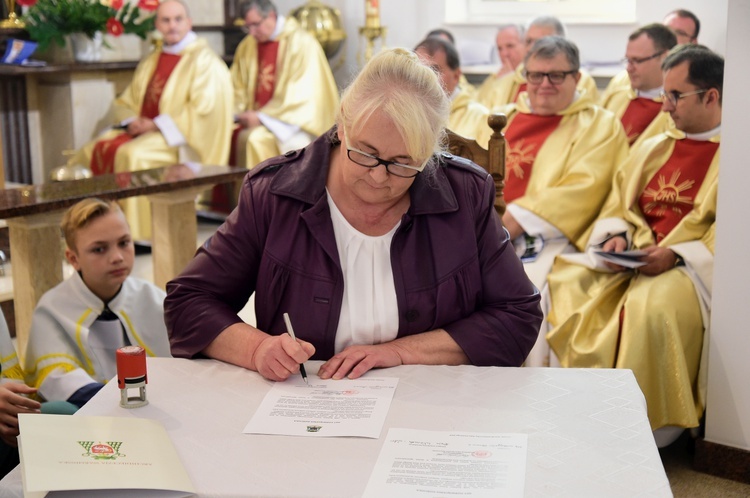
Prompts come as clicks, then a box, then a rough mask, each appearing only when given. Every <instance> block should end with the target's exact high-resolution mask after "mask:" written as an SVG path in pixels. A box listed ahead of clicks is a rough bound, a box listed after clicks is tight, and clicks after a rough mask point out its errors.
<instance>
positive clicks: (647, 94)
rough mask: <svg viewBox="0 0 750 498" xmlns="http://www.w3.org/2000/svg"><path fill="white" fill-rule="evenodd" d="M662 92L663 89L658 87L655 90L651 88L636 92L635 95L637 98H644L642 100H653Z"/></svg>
mask: <svg viewBox="0 0 750 498" xmlns="http://www.w3.org/2000/svg"><path fill="white" fill-rule="evenodd" d="M662 91H664V87H663V86H660V87H657V88H652V89H651V90H636V91H635V94H636V95H637V96H638V97H641V98H644V99H651V100H654V99H655V98H656V97H658V96H659V95H661V92H662Z"/></svg>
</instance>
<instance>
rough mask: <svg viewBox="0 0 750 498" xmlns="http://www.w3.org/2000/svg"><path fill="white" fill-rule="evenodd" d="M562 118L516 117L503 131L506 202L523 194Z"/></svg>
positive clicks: (520, 115)
mask: <svg viewBox="0 0 750 498" xmlns="http://www.w3.org/2000/svg"><path fill="white" fill-rule="evenodd" d="M562 118H563V117H562V116H558V115H553V116H538V115H536V114H524V113H518V114H516V116H515V117H514V118H513V120H512V121H511V122H510V125H509V126H508V129H507V130H506V131H505V139H506V140H507V141H508V149H507V150H508V152H507V156H506V165H505V190H503V195H504V196H505V201H506V202H513V201H514V200H516V199H518V198H519V197H521V196H523V195H524V194H525V193H526V187H527V186H528V185H529V177H530V176H531V168H532V166H533V165H534V161H535V160H536V155H537V153H538V152H539V149H540V148H541V147H542V145H543V144H544V142H545V141H546V140H547V137H549V136H550V134H551V133H552V132H553V131H555V130H556V129H557V126H558V125H559V124H560V121H561V120H562Z"/></svg>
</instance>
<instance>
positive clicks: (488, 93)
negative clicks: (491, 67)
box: [475, 62, 599, 111]
mask: <svg viewBox="0 0 750 498" xmlns="http://www.w3.org/2000/svg"><path fill="white" fill-rule="evenodd" d="M525 71H526V67H525V66H524V64H523V62H522V63H520V64H519V65H518V66H516V70H515V71H514V72H512V73H509V74H506V75H504V76H501V77H500V78H497V77H496V76H495V75H494V74H491V75H489V76H488V77H487V78H486V79H485V80H484V82H482V85H481V86H480V87H479V88H478V89H477V94H476V97H475V98H476V100H477V102H479V103H480V104H482V105H483V106H485V107H486V108H487V109H489V110H490V111H495V110H496V109H497V108H498V107H502V106H505V105H508V104H513V103H515V102H517V101H518V97H519V96H520V95H521V93H523V92H525V91H526V77H525V76H524V72H525ZM577 88H578V91H579V92H581V93H583V91H584V90H585V91H586V93H588V95H589V98H591V99H593V100H594V101H596V100H597V99H598V98H599V90H598V89H597V88H596V81H594V78H592V77H591V75H590V74H589V73H587V72H586V71H583V70H582V71H581V79H580V80H579V81H578V87H577Z"/></svg>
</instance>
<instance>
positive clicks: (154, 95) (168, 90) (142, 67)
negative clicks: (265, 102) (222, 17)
mask: <svg viewBox="0 0 750 498" xmlns="http://www.w3.org/2000/svg"><path fill="white" fill-rule="evenodd" d="M156 29H157V30H159V32H161V34H162V37H163V44H162V47H161V48H160V49H157V50H154V52H152V53H151V54H149V55H148V56H147V57H146V58H145V59H144V60H142V61H141V62H140V63H139V64H138V67H136V69H135V74H134V75H133V80H132V82H131V83H130V85H128V87H127V88H126V89H125V91H124V92H123V93H122V94H121V95H120V96H119V97H118V98H117V100H115V102H114V115H115V119H116V121H117V122H118V123H120V125H119V126H118V127H117V128H118V129H111V130H109V131H107V132H105V133H104V134H102V135H100V136H99V137H98V138H97V139H96V140H95V141H93V142H91V143H89V144H87V145H86V146H84V147H83V148H82V149H81V150H79V151H78V153H77V154H76V155H75V156H74V157H73V158H72V160H71V162H72V163H73V164H85V165H87V166H90V167H91V170H92V172H93V173H94V174H103V173H112V172H115V173H119V172H124V171H135V170H140V169H147V168H155V167H158V166H164V165H168V164H175V163H178V162H189V163H201V164H226V163H227V159H228V157H229V142H230V137H231V133H232V83H231V79H230V77H229V70H228V69H227V66H226V64H225V63H224V61H222V60H221V59H220V58H219V57H218V56H217V55H216V53H215V52H214V51H213V50H211V48H210V47H209V46H208V44H207V42H206V41H205V40H204V39H201V38H198V37H197V36H196V34H195V33H194V32H193V31H192V22H191V20H190V17H189V13H188V10H187V8H186V7H185V5H184V4H183V3H182V2H180V1H178V0H168V1H165V2H162V3H161V4H160V5H159V7H158V9H157V11H156ZM121 204H122V206H123V211H124V212H125V215H126V217H127V219H128V223H129V224H130V230H131V232H132V234H133V238H134V239H135V240H149V239H151V209H150V207H149V204H148V200H147V199H146V198H144V197H132V198H127V199H124V200H123V201H121Z"/></svg>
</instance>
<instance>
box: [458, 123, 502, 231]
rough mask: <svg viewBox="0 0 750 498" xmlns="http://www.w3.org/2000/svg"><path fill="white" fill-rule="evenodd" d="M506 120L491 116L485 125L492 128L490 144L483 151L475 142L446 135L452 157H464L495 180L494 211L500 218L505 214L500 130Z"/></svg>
mask: <svg viewBox="0 0 750 498" xmlns="http://www.w3.org/2000/svg"><path fill="white" fill-rule="evenodd" d="M507 122H508V118H507V117H506V116H505V115H504V114H491V115H490V116H489V117H488V118H487V124H488V125H489V127H490V128H492V136H491V137H490V142H489V144H488V146H487V148H486V149H485V148H484V147H482V146H481V145H479V144H478V143H477V142H476V140H472V139H469V138H465V137H462V136H461V135H457V134H455V133H453V132H452V131H450V130H446V131H447V133H448V151H449V152H450V153H451V154H453V155H454V156H461V157H465V158H466V159H468V160H470V161H473V162H475V163H476V164H478V165H479V166H481V167H483V168H484V169H486V170H487V172H488V173H489V174H490V175H491V176H492V179H493V180H495V189H496V191H495V209H496V210H497V213H498V214H499V215H500V216H501V217H502V216H503V214H504V213H505V198H504V197H503V189H504V188H505V135H503V132H502V129H503V128H505V124H506V123H507Z"/></svg>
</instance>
